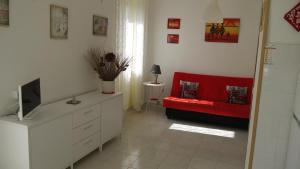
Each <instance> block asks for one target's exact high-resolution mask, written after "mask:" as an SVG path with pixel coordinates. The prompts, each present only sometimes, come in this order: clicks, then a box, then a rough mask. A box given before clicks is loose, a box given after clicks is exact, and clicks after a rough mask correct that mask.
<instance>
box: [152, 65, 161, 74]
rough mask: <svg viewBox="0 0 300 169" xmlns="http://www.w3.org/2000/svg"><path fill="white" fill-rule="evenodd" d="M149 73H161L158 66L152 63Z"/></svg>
mask: <svg viewBox="0 0 300 169" xmlns="http://www.w3.org/2000/svg"><path fill="white" fill-rule="evenodd" d="M151 73H152V74H156V75H160V74H161V70H160V66H159V65H155V64H154V65H153V66H152V68H151Z"/></svg>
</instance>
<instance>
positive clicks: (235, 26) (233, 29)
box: [205, 18, 240, 43]
mask: <svg viewBox="0 0 300 169" xmlns="http://www.w3.org/2000/svg"><path fill="white" fill-rule="evenodd" d="M239 33H240V19H239V18H224V19H223V23H206V28H205V41H206V42H223V43H238V41H239Z"/></svg>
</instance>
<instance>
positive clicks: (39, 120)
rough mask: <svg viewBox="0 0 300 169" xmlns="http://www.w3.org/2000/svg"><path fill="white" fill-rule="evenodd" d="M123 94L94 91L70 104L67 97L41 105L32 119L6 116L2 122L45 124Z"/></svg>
mask: <svg viewBox="0 0 300 169" xmlns="http://www.w3.org/2000/svg"><path fill="white" fill-rule="evenodd" d="M120 95H122V93H115V94H102V93H101V92H100V91H94V92H90V93H86V94H83V95H81V96H77V97H76V98H77V100H80V101H81V103H80V104H78V105H69V104H66V102H67V101H68V100H70V99H65V100H62V101H58V102H55V103H51V104H47V105H43V106H41V107H40V108H39V109H38V110H37V111H38V112H37V113H38V114H37V115H36V116H35V117H34V119H32V120H25V119H24V120H23V121H19V120H18V118H17V117H16V116H6V117H2V118H0V123H9V124H11V125H17V126H19V127H25V128H29V127H34V126H38V125H41V124H44V123H45V122H47V121H51V120H54V119H56V118H58V117H61V116H65V115H68V114H69V113H72V112H74V111H78V110H80V109H83V108H87V107H89V106H92V105H96V104H98V103H101V102H103V101H105V100H109V99H112V98H115V97H117V96H120Z"/></svg>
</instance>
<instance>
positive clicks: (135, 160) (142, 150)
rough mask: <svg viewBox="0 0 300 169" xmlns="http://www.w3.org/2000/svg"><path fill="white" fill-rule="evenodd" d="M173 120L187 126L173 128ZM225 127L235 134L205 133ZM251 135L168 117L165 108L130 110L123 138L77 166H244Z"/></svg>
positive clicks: (105, 168) (174, 168)
mask: <svg viewBox="0 0 300 169" xmlns="http://www.w3.org/2000/svg"><path fill="white" fill-rule="evenodd" d="M173 124H177V126H181V125H185V126H184V127H183V128H179V129H180V130H174V128H173V129H170V127H171V126H172V125H173ZM173 126H174V125H173ZM190 127H191V128H190ZM199 127H202V128H199ZM203 127H204V128H203ZM171 128H172V127H171ZM175 128H176V127H175ZM182 129H183V130H186V131H182ZM211 129H218V130H211ZM223 130H224V131H223ZM189 131H192V132H189ZM225 131H227V132H230V133H231V136H233V135H232V134H234V137H233V138H228V137H220V136H213V135H209V134H201V133H202V132H206V133H207V132H208V133H212V134H217V135H219V134H221V135H222V134H223V132H225ZM247 136H248V133H247V131H244V130H240V129H233V128H227V127H220V126H214V125H207V124H195V123H188V122H182V121H174V120H168V119H167V118H166V117H165V115H164V113H163V111H162V110H150V111H148V112H142V113H137V112H128V113H127V114H126V116H125V120H124V129H123V134H122V138H117V139H114V140H112V141H111V142H109V143H107V144H106V145H105V146H104V149H103V152H101V153H100V152H98V151H96V152H94V153H92V154H91V155H89V156H88V157H87V158H84V159H83V160H81V161H80V162H78V163H77V164H76V165H75V169H243V168H244V161H245V154H246V145H247Z"/></svg>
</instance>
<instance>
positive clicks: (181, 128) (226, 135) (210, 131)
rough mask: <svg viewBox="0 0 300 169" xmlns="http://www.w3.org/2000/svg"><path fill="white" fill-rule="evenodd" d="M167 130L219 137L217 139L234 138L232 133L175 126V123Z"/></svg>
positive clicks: (188, 126)
mask: <svg viewBox="0 0 300 169" xmlns="http://www.w3.org/2000/svg"><path fill="white" fill-rule="evenodd" d="M169 129H170V130H178V131H184V132H191V133H200V134H206V135H212V136H219V137H227V138H234V137H235V132H234V131H228V130H220V129H213V128H206V127H197V126H190V125H183V124H176V123H174V124H172V125H171V126H170V128H169Z"/></svg>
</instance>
